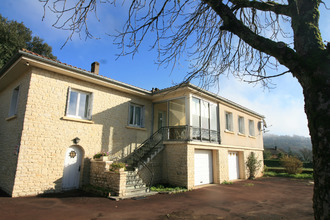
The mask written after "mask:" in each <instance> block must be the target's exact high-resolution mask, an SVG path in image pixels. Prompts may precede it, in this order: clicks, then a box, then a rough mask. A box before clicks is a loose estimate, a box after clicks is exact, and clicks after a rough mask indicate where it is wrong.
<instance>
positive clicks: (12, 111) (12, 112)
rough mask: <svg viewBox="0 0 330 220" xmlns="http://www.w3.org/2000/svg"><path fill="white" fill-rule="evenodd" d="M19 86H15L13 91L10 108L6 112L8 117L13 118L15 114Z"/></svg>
mask: <svg viewBox="0 0 330 220" xmlns="http://www.w3.org/2000/svg"><path fill="white" fill-rule="evenodd" d="M19 90H20V86H17V87H15V88H14V89H13V92H12V95H11V100H10V107H9V112H8V117H12V116H15V115H16V114H17V106H18V97H19V93H20V91H19Z"/></svg>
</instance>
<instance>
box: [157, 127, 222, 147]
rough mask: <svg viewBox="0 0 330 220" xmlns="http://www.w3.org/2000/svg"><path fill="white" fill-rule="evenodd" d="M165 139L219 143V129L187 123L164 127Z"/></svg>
mask: <svg viewBox="0 0 330 220" xmlns="http://www.w3.org/2000/svg"><path fill="white" fill-rule="evenodd" d="M163 141H202V142H211V143H219V142H220V134H219V132H217V131H214V130H210V129H203V128H198V127H192V126H187V125H182V126H166V127H163Z"/></svg>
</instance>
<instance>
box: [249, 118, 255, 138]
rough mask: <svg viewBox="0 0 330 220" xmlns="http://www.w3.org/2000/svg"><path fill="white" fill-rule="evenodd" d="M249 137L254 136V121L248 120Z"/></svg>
mask: <svg viewBox="0 0 330 220" xmlns="http://www.w3.org/2000/svg"><path fill="white" fill-rule="evenodd" d="M249 135H251V136H254V121H252V120H249Z"/></svg>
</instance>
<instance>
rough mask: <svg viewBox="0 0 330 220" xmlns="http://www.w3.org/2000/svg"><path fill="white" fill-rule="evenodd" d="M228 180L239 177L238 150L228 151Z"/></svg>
mask: <svg viewBox="0 0 330 220" xmlns="http://www.w3.org/2000/svg"><path fill="white" fill-rule="evenodd" d="M228 167H229V180H236V179H239V163H238V152H228Z"/></svg>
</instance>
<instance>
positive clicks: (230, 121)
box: [225, 111, 234, 132]
mask: <svg viewBox="0 0 330 220" xmlns="http://www.w3.org/2000/svg"><path fill="white" fill-rule="evenodd" d="M227 116H228V117H227ZM225 117H226V125H225V126H226V131H231V132H232V131H234V126H233V113H232V112H227V111H226V112H225Z"/></svg>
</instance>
